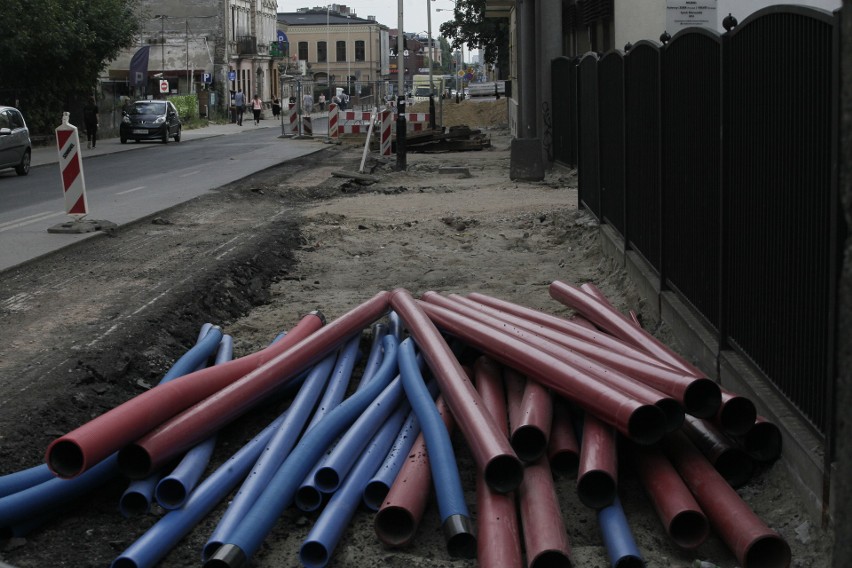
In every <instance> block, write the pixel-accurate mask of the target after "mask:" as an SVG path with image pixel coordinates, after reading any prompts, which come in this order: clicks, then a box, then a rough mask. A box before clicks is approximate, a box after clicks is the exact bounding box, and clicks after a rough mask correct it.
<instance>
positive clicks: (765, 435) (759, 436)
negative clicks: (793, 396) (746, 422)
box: [738, 416, 782, 463]
mask: <svg viewBox="0 0 852 568" xmlns="http://www.w3.org/2000/svg"><path fill="white" fill-rule="evenodd" d="M738 440H739V443H740V444H741V445H742V447H743V449H745V451H746V452H748V455H750V456H751V457H752V458H754V459H755V460H757V461H759V462H764V463H766V462H772V461H775V460H777V459H778V458H779V457H780V456H781V442H782V436H781V429H780V428H778V426H776V425H775V424H773V423H772V422H770V421H769V420H768V419H766V418H764V417H763V416H758V417H757V419H756V420H755V422H754V425H753V426H752V427H751V430H749V431H748V432H746V433H745V434H744V435H742V436H740V437H739V439H738Z"/></svg>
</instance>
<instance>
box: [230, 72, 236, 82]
mask: <svg viewBox="0 0 852 568" xmlns="http://www.w3.org/2000/svg"><path fill="white" fill-rule="evenodd" d="M236 80H237V72H236V71H228V81H236Z"/></svg>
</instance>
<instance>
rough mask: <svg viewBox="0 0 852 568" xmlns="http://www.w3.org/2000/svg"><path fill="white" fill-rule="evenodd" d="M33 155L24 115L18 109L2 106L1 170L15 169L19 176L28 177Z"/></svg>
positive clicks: (0, 116)
mask: <svg viewBox="0 0 852 568" xmlns="http://www.w3.org/2000/svg"><path fill="white" fill-rule="evenodd" d="M32 153H33V146H32V142H31V141H30V130H29V129H28V128H27V123H26V122H25V121H24V115H22V114H21V111H19V110H18V109H16V108H13V107H8V106H0V170H5V169H6V168H15V172H16V173H17V174H18V175H19V176H25V175H27V174H28V173H30V158H31V156H32Z"/></svg>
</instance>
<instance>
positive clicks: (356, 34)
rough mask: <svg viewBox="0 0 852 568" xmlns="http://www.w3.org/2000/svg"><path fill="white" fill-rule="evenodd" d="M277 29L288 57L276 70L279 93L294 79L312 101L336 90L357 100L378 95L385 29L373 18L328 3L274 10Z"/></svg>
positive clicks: (384, 71) (384, 70)
mask: <svg viewBox="0 0 852 568" xmlns="http://www.w3.org/2000/svg"><path fill="white" fill-rule="evenodd" d="M278 30H279V31H280V32H281V33H283V34H284V36H285V37H286V42H287V47H288V55H289V57H288V59H287V60H286V62H285V63H284V65H283V69H282V71H283V76H282V79H283V81H282V85H284V90H285V93H284V94H285V96H286V95H287V92H286V91H288V90H289V91H291V92H292V91H293V89H294V88H295V87H294V86H295V84H296V83H297V82H298V83H299V88H302V87H301V86H302V85H305V88H309V89H312V93H311V94H313V95H315V96H314V99H315V100H316V99H317V98H318V96H319V94H320V93H321V92H322V93H324V94H325V95H326V97H327V98H330V97H331V96H333V95H334V93H335V92H336V90H337V89H342V90H343V91H345V92H346V93H347V94H349V95H350V96H354V97H359V98H364V97H368V96H373V95H378V94H380V93H377V89H380V88H381V84H383V83H384V81H385V80H386V79H387V76H388V73H389V46H388V28H387V27H386V26H383V25H382V24H379V23H378V22H376V20H375V18H374V17H372V16H368V17H367V18H366V19H365V18H359V17H358V16H356V15H354V14H353V13H352V12H351V10H350V9H349V8H347V7H346V6H341V5H337V4H332V5H330V6H327V7H326V8H304V9H301V10H298V11H296V12H282V13H279V14H278Z"/></svg>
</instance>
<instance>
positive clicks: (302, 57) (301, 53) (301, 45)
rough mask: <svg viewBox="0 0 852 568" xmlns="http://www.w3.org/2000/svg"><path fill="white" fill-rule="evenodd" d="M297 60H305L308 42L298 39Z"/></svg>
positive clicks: (306, 58)
mask: <svg viewBox="0 0 852 568" xmlns="http://www.w3.org/2000/svg"><path fill="white" fill-rule="evenodd" d="M299 60H300V61H307V60H308V42H306V41H300V42H299Z"/></svg>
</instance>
